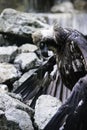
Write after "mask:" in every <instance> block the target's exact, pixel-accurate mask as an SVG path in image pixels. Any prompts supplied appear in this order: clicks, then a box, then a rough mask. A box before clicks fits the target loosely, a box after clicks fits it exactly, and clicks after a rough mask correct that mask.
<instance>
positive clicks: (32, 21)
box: [0, 9, 47, 38]
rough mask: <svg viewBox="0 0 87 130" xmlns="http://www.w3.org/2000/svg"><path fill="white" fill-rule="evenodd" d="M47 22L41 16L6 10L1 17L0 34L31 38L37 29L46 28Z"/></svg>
mask: <svg viewBox="0 0 87 130" xmlns="http://www.w3.org/2000/svg"><path fill="white" fill-rule="evenodd" d="M46 26H47V24H46V21H45V20H43V19H42V18H41V17H40V16H36V15H32V14H28V13H23V12H19V11H16V10H14V9H5V10H4V11H3V12H2V13H1V16H0V32H3V33H9V34H15V35H20V36H24V37H25V36H26V37H28V38H29V36H31V33H32V32H34V31H35V30H36V29H35V27H36V28H42V27H46Z"/></svg>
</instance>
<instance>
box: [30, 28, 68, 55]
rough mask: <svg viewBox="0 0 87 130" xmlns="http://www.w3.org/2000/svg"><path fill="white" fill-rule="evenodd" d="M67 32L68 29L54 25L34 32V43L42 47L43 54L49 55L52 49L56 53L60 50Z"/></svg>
mask: <svg viewBox="0 0 87 130" xmlns="http://www.w3.org/2000/svg"><path fill="white" fill-rule="evenodd" d="M66 34H67V32H66V30H64V29H63V28H61V27H58V26H52V27H50V28H48V29H42V30H40V31H37V32H35V33H33V34H32V38H33V42H34V44H36V45H37V46H38V47H39V48H40V50H41V53H42V55H43V56H47V55H48V50H52V51H53V52H54V53H57V51H59V48H61V46H62V44H64V38H65V37H66Z"/></svg>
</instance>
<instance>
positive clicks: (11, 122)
mask: <svg viewBox="0 0 87 130" xmlns="http://www.w3.org/2000/svg"><path fill="white" fill-rule="evenodd" d="M32 113H33V110H32V109H31V108H29V107H28V106H27V105H25V104H23V103H22V102H21V101H19V100H18V99H15V98H13V97H11V96H9V95H8V94H6V93H0V116H1V115H3V116H1V117H2V118H0V119H1V120H0V127H1V129H2V128H3V130H9V129H11V130H20V129H21V130H33V126H32V122H31V119H30V115H32ZM1 124H2V125H1Z"/></svg>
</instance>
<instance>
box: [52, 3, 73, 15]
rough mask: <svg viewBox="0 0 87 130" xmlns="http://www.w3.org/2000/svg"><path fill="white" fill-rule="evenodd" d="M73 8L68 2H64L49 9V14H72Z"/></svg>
mask: <svg viewBox="0 0 87 130" xmlns="http://www.w3.org/2000/svg"><path fill="white" fill-rule="evenodd" d="M73 11H74V7H73V4H72V3H71V2H70V1H65V2H62V3H60V4H57V5H54V6H53V7H52V8H51V12H53V13H66V12H73Z"/></svg>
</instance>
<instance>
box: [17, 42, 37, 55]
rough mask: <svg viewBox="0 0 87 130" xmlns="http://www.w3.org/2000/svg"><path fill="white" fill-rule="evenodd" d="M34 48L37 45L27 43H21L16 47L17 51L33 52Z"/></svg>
mask: <svg viewBox="0 0 87 130" xmlns="http://www.w3.org/2000/svg"><path fill="white" fill-rule="evenodd" d="M35 50H37V46H35V45H33V44H29V43H26V44H23V45H22V46H20V47H19V48H18V52H19V53H28V52H34V51H35Z"/></svg>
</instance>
